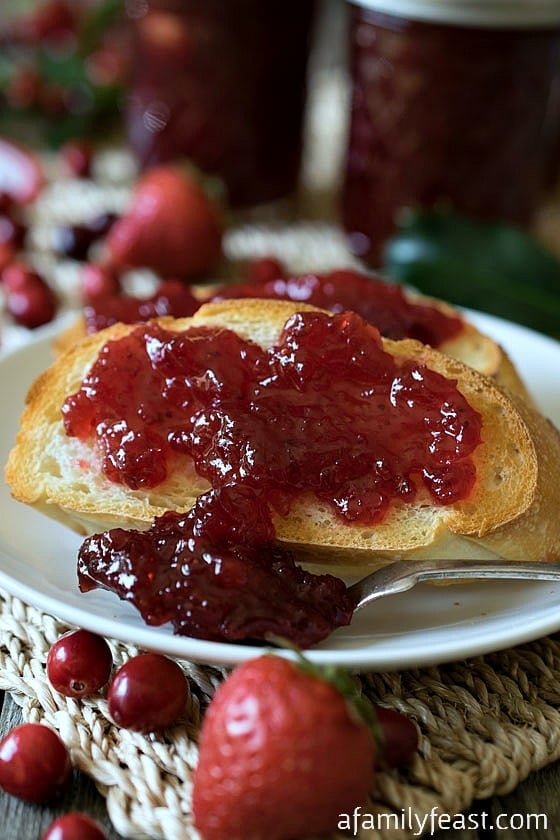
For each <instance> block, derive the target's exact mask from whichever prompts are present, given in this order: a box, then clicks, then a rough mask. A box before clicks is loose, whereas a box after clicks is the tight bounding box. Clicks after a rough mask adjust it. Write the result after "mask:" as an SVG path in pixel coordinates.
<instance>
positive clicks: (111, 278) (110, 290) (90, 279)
mask: <svg viewBox="0 0 560 840" xmlns="http://www.w3.org/2000/svg"><path fill="white" fill-rule="evenodd" d="M80 289H81V292H82V299H83V301H84V303H92V302H93V301H95V300H97V299H98V298H105V297H112V296H114V295H117V296H118V295H119V294H120V292H121V284H120V281H119V278H118V275H117V274H116V272H115V271H114V270H113V269H112V268H110V267H109V266H104V265H99V264H98V263H84V265H83V267H82V270H81V272H80Z"/></svg>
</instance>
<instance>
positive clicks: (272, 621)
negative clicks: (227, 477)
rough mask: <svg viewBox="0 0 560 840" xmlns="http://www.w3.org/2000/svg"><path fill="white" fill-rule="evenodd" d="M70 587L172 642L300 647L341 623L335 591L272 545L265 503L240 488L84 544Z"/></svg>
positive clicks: (341, 591) (345, 617)
mask: <svg viewBox="0 0 560 840" xmlns="http://www.w3.org/2000/svg"><path fill="white" fill-rule="evenodd" d="M78 576H79V583H80V589H81V590H82V591H83V592H87V591H89V590H90V589H93V588H95V587H97V586H101V587H104V588H108V589H110V590H111V591H113V592H115V593H116V594H117V595H118V596H119V597H120V598H122V599H124V600H127V601H129V602H131V603H132V604H133V605H134V606H135V607H136V608H137V609H138V610H139V612H140V613H141V615H142V616H143V618H144V620H145V621H146V622H147V623H148V624H151V625H161V624H165V623H167V622H170V623H171V624H172V626H173V629H174V631H175V633H177V634H178V635H188V636H194V637H196V638H203V639H208V640H210V641H228V642H235V641H240V640H246V639H255V640H256V639H263V638H266V637H269V636H270V634H273V635H274V636H281V637H284V638H288V639H291V640H292V641H294V642H295V643H297V644H298V645H299V646H300V647H308V646H309V645H312V644H315V643H316V642H319V641H321V640H322V639H324V638H326V637H327V636H328V635H329V634H330V633H331V632H332V631H333V630H334V629H335V628H336V627H341V626H344V625H346V624H348V623H349V622H350V619H351V617H352V609H353V608H352V604H351V601H350V598H349V596H348V594H347V591H346V587H345V585H344V583H343V582H342V581H341V580H340V579H339V578H336V577H333V576H332V575H314V574H311V573H309V572H306V571H304V570H303V569H302V568H301V567H300V566H298V565H297V564H296V563H295V561H294V559H293V557H292V554H291V553H290V551H289V550H288V549H287V548H285V547H283V546H282V545H280V543H278V542H276V541H275V533H274V526H273V523H272V518H271V515H270V511H269V509H268V505H267V504H266V503H265V502H264V501H263V500H262V499H261V498H260V497H259V495H258V494H256V493H255V492H254V491H252V490H249V489H248V488H246V487H242V486H239V487H236V486H227V487H223V488H221V489H219V490H211V491H209V492H208V493H204V494H202V495H201V496H199V498H198V500H197V502H196V504H195V506H194V507H193V508H192V510H191V511H189V512H188V513H174V512H172V511H169V512H167V513H165V514H163V516H160V517H158V518H157V519H156V520H155V521H154V523H153V525H152V526H151V527H150V529H149V530H148V531H145V532H142V531H127V530H124V529H122V528H115V529H113V530H111V531H108V532H106V533H103V534H96V535H94V536H92V537H89V538H88V539H86V540H85V542H84V543H83V545H82V547H81V549H80V552H79V556H78Z"/></svg>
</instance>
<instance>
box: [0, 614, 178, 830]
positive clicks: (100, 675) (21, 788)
mask: <svg viewBox="0 0 560 840" xmlns="http://www.w3.org/2000/svg"><path fill="white" fill-rule="evenodd" d="M112 671H113V657H112V654H111V649H110V647H109V645H108V644H107V642H106V641H105V639H103V638H101V637H100V636H97V635H96V634H94V633H91V632H89V631H88V630H72V631H69V632H68V633H65V634H64V635H63V636H61V637H60V638H59V639H57V641H56V642H55V643H54V644H53V645H52V647H51V649H50V651H49V654H48V657H47V677H48V679H49V682H50V683H51V685H52V687H53V688H54V689H55V690H56V691H58V692H60V693H61V694H64V695H65V696H67V697H73V698H79V699H81V698H85V697H88V696H91V695H93V694H95V693H96V692H98V691H100V690H101V689H103V688H104V686H106V685H107V684H109V685H108V688H107V700H108V708H109V714H110V716H111V718H112V719H113V721H114V722H115V723H116V724H118V725H119V726H122V727H125V728H128V729H133V730H136V731H138V732H144V733H147V732H157V731H161V730H163V729H166V728H168V727H170V726H172V725H173V724H174V723H175V722H176V721H177V720H178V718H179V717H180V715H181V713H182V712H183V711H184V708H185V705H186V703H187V701H188V698H189V685H188V682H187V680H186V678H185V675H184V673H183V671H182V669H181V668H180V667H179V665H178V664H177V663H176V662H174V661H173V660H171V659H168V658H167V657H165V656H162V655H160V654H156V653H143V654H139V655H137V656H134V657H132V658H131V659H129V660H128V661H127V662H125V663H124V664H123V665H121V666H120V668H118V669H117V670H116V672H115V673H114V674H112ZM71 775H72V763H71V759H70V754H69V752H68V749H67V747H66V745H65V744H64V743H63V741H62V740H61V738H60V737H59V736H58V734H57V733H56V732H55V731H54V730H53V729H51V728H50V727H48V726H46V725H43V724H39V723H23V724H21V725H19V726H16V727H14V728H13V729H12V730H11V731H10V732H9V733H8V734H7V735H6V736H5V737H4V738H3V739H2V740H1V741H0V788H1V789H3V790H4V791H5V792H6V793H9V794H11V795H12V796H16V797H18V798H19V799H23V800H25V801H27V802H34V803H45V802H48V801H51V800H52V799H54V798H56V797H57V796H59V795H60V794H61V793H62V792H63V791H64V790H65V788H66V787H67V785H68V783H69V781H70V778H71ZM78 838H79V840H105V834H104V832H103V831H102V830H101V828H100V827H99V826H98V825H97V823H95V822H94V821H93V820H91V819H90V818H89V817H87V816H86V815H84V814H81V813H78V812H76V813H69V814H65V815H64V816H63V817H60V818H59V819H57V820H55V822H53V823H52V824H51V825H50V826H49V827H48V829H47V830H46V832H45V833H44V834H43V836H42V838H41V840H78Z"/></svg>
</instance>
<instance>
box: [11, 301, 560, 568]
mask: <svg viewBox="0 0 560 840" xmlns="http://www.w3.org/2000/svg"><path fill="white" fill-rule="evenodd" d="M312 308H313V307H309V306H305V305H302V304H300V305H295V304H293V303H288V302H284V301H270V300H252V299H245V300H242V301H241V300H236V301H224V302H222V303H216V304H208V305H205V306H203V307H202V308H201V309H200V310H199V311H198V312H197V313H196V314H195V315H194V316H193V317H192V318H186V319H179V320H173V319H163V323H164V325H165V327H166V328H167V329H170V330H173V331H181V330H184V329H186V328H188V327H190V326H193V325H202V324H204V325H208V326H217V327H220V326H223V327H227V328H229V329H233V330H235V331H236V332H238V333H239V334H240V335H241V336H243V337H245V338H248V339H251V340H253V341H255V342H257V343H258V344H260V345H261V346H262V347H267V346H270V345H272V344H273V343H275V342H276V341H277V340H278V337H279V334H280V332H281V330H282V328H283V326H284V324H285V322H286V320H287V319H288V318H289V317H290V316H291V315H292V314H293V313H294V312H297V311H302V310H304V309H312ZM132 329H134V327H131V326H126V325H123V324H116V325H115V326H113V327H109V328H108V329H106V330H104V331H102V332H101V333H97V334H95V335H91V336H89V337H86V338H84V339H83V340H82V341H81V342H80V343H79V344H78V345H77V346H75V347H73V348H72V349H70V350H68V351H67V352H66V353H64V354H63V355H62V356H60V357H59V358H58V359H57V360H56V362H55V363H54V364H53V366H52V367H51V368H50V369H49V370H47V371H46V372H45V373H44V374H43V375H42V376H40V377H39V379H38V380H37V381H36V382H35V383H34V385H33V386H32V388H31V390H30V392H29V395H28V398H27V405H26V407H25V410H24V414H23V417H22V420H21V429H20V431H19V434H18V437H17V445H16V446H15V448H14V449H13V450H12V452H11V454H10V457H9V462H8V465H7V469H6V480H7V483H8V485H9V486H10V488H11V490H12V493H13V495H14V496H15V497H16V498H17V499H19V500H20V501H22V502H25V503H27V504H29V505H33V506H34V507H35V508H37V509H39V510H41V511H43V512H44V513H46V514H48V515H50V516H53V517H54V518H57V519H59V520H62V521H64V522H66V523H67V524H69V525H70V526H71V527H73V528H75V529H76V530H78V531H80V532H81V533H84V534H87V533H92V532H95V531H101V530H104V529H106V528H110V527H113V526H115V525H120V526H124V527H137V528H143V527H147V526H148V525H149V524H150V523H151V522H152V520H153V518H154V517H156V516H158V515H160V514H162V513H163V512H164V511H166V510H170V509H175V510H186V509H189V508H190V507H191V506H192V504H193V502H194V500H195V498H196V497H197V495H199V494H200V493H201V492H203V491H204V490H206V489H208V485H207V484H206V482H205V481H204V480H203V479H201V478H199V477H198V476H197V475H196V473H195V472H194V469H192V470H185V469H184V466H182V467H181V470H180V471H179V470H178V469H175V470H173V469H171V470H170V474H169V477H168V478H167V480H166V481H165V482H164V483H163V484H161V485H159V486H158V487H156V488H153V489H151V490H149V491H142V490H136V491H132V490H130V489H128V488H126V487H124V486H123V485H118V484H115V483H112V482H110V481H109V480H108V479H106V478H105V476H104V475H103V474H102V472H101V470H100V467H99V459H98V455H97V452H96V449H95V448H94V447H93V446H90V445H89V444H87V443H83V442H81V441H79V440H78V439H76V438H70V437H68V436H67V435H66V434H65V432H64V429H63V424H62V422H61V411H60V409H61V406H62V404H63V402H64V400H65V398H66V397H67V396H68V395H69V394H72V393H74V392H75V391H76V390H77V389H78V388H79V386H80V384H81V382H82V379H83V378H84V376H85V374H86V373H87V371H88V369H89V368H90V366H91V365H92V363H93V362H94V360H95V358H96V356H97V354H98V352H99V350H100V349H101V347H102V346H103V345H104V344H105V343H106V342H107V341H109V340H110V339H113V338H118V337H120V336H123V335H126V334H127V333H128V332H129V331H131V330H132ZM384 348H385V350H387V351H388V352H389V353H391V354H393V355H394V356H396V357H398V358H401V359H415V360H417V361H418V362H420V363H422V364H426V365H427V366H428V367H430V368H432V369H433V370H435V371H437V372H439V373H441V374H442V375H444V376H446V377H448V378H450V379H453V380H456V381H457V385H458V388H459V390H460V391H461V392H462V393H463V395H464V396H465V397H466V399H467V400H468V402H469V403H470V405H471V406H472V407H473V408H475V409H476V410H477V411H478V412H480V414H481V415H482V418H483V428H482V437H483V441H482V443H481V444H480V445H479V446H478V447H477V449H476V450H475V453H474V461H475V465H476V469H477V481H476V484H475V487H474V489H473V491H472V492H471V494H470V496H469V497H468V498H467V499H465V500H463V501H461V502H460V503H456V504H453V505H448V506H437V505H433V504H432V503H431V502H429V501H427V500H426V499H423V500H422V501H421V502H417V503H415V504H410V505H404V504H400V505H396V504H395V505H394V506H393V507H392V508H391V509H390V512H389V514H388V515H387V516H386V517H385V519H384V520H383V521H382V522H381V523H380V524H377V525H376V526H375V527H365V526H363V525H358V526H356V525H349V524H345V523H344V522H342V521H341V520H340V519H339V518H338V517H337V516H335V515H334V514H333V513H332V512H331V511H330V509H328V508H327V507H326V506H324V505H321V504H319V503H318V502H317V500H316V499H315V497H312V496H311V495H310V496H309V497H308V498H304V499H301V501H300V502H298V504H297V505H294V508H293V510H292V512H291V513H290V514H289V515H288V516H287V517H285V518H280V517H277V518H276V527H277V533H278V537H279V538H280V539H281V540H284V541H286V542H288V543H290V544H291V545H292V546H293V547H294V548H295V549H296V550H297V551H298V553H299V554H300V555H301V556H302V558H304V559H305V561H306V562H307V563H308V564H310V563H311V564H313V565H315V564H322V565H324V564H328V565H330V566H331V569H332V570H335V569H336V570H337V571H340V570H341V569H345V570H347V571H348V572H350V571H352V572H355V571H360V572H363V571H364V569H365V568H374V567H376V566H379V565H383V564H384V563H386V562H388V561H392V560H395V559H397V558H406V557H412V556H418V557H420V556H430V555H432V556H437V557H492V556H501V557H505V558H507V559H510V560H512V561H514V560H521V559H542V560H551V559H554V558H557V557H559V556H560V517H559V516H558V505H557V500H556V482H557V479H558V476H559V475H560V436H559V434H558V432H557V430H556V429H555V428H554V427H553V426H552V424H551V423H549V422H548V421H547V420H545V419H544V418H543V417H542V416H541V415H539V414H538V413H537V412H536V411H535V410H534V409H532V408H531V407H530V406H529V405H527V404H526V403H525V401H524V400H521V399H518V398H516V397H513V396H510V395H508V394H507V393H506V392H505V391H503V390H502V389H500V388H499V387H498V386H496V384H495V383H494V382H493V381H492V379H490V378H489V377H486V376H483V375H482V374H480V373H478V372H477V371H474V370H473V369H472V368H470V367H468V366H466V365H464V364H462V363H461V362H459V361H457V360H454V359H451V358H450V357H448V356H446V355H444V354H442V353H440V352H438V351H435V350H433V349H431V348H429V347H426V346H424V345H422V344H420V343H418V342H416V341H412V340H405V341H398V342H395V341H390V340H385V341H384ZM183 464H184V462H183Z"/></svg>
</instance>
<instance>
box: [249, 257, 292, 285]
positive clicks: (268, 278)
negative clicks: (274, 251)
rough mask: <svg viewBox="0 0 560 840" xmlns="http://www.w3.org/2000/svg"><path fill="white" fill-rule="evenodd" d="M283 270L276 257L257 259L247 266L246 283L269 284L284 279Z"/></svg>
mask: <svg viewBox="0 0 560 840" xmlns="http://www.w3.org/2000/svg"><path fill="white" fill-rule="evenodd" d="M284 273H285V269H284V266H283V265H282V263H281V262H280V260H278V259H276V257H259V258H258V259H254V260H251V261H250V262H249V263H248V264H247V268H246V270H245V274H246V277H247V282H248V283H259V284H260V283H271V282H272V281H273V280H278V278H279V277H284Z"/></svg>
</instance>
